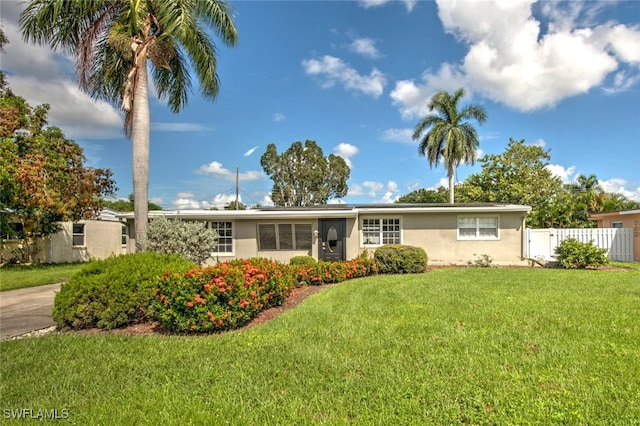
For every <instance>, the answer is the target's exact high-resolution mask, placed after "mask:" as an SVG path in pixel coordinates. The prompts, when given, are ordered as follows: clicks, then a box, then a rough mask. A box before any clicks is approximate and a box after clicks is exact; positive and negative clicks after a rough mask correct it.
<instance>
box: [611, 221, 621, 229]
mask: <svg viewBox="0 0 640 426" xmlns="http://www.w3.org/2000/svg"><path fill="white" fill-rule="evenodd" d="M611 227H612V228H622V222H611Z"/></svg>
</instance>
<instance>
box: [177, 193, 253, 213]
mask: <svg viewBox="0 0 640 426" xmlns="http://www.w3.org/2000/svg"><path fill="white" fill-rule="evenodd" d="M176 197H177V198H176V199H175V200H173V203H172V204H173V208H175V209H178V210H196V209H207V210H208V209H223V208H225V207H226V206H228V205H229V203H230V202H232V201H235V200H236V196H235V194H224V193H223V194H216V195H215V196H214V197H213V199H212V200H211V201H209V200H197V199H196V197H195V195H194V194H193V193H192V192H178V194H176ZM238 200H239V201H240V202H241V203H242V196H241V195H239V196H238Z"/></svg>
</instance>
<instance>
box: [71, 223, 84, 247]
mask: <svg viewBox="0 0 640 426" xmlns="http://www.w3.org/2000/svg"><path fill="white" fill-rule="evenodd" d="M72 231H73V232H72V236H71V240H72V244H73V246H74V247H78V246H84V223H74V224H73V230H72Z"/></svg>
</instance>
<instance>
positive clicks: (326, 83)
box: [302, 55, 387, 98]
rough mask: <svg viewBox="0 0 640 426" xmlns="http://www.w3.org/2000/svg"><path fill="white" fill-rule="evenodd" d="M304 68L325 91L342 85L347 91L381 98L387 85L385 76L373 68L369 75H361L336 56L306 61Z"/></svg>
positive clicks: (304, 61)
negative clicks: (316, 79) (336, 85)
mask: <svg viewBox="0 0 640 426" xmlns="http://www.w3.org/2000/svg"><path fill="white" fill-rule="evenodd" d="M302 66H303V67H304V70H305V72H306V73H307V74H309V75H312V76H316V77H317V78H318V81H319V84H320V86H321V87H322V88H323V89H329V88H331V87H333V86H334V85H335V84H336V83H340V84H342V85H343V87H344V88H345V89H347V90H353V91H356V92H360V93H363V94H365V95H369V96H372V97H374V98H378V97H380V95H382V92H383V91H384V86H385V85H386V83H387V79H386V77H385V75H384V74H383V73H382V72H380V71H379V70H378V69H376V68H373V69H372V70H371V72H370V73H369V75H360V74H358V72H357V71H356V70H355V69H354V68H352V67H351V66H350V65H349V64H347V63H345V62H344V61H343V60H342V59H340V58H336V57H334V56H330V55H325V56H323V57H321V58H320V59H305V60H303V61H302Z"/></svg>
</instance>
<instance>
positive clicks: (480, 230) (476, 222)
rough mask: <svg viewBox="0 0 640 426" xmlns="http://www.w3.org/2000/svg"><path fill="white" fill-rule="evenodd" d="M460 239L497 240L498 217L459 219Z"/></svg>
mask: <svg viewBox="0 0 640 426" xmlns="http://www.w3.org/2000/svg"><path fill="white" fill-rule="evenodd" d="M458 238H459V239H461V240H491V239H497V238H498V217H497V216H481V217H469V216H467V217H458Z"/></svg>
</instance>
